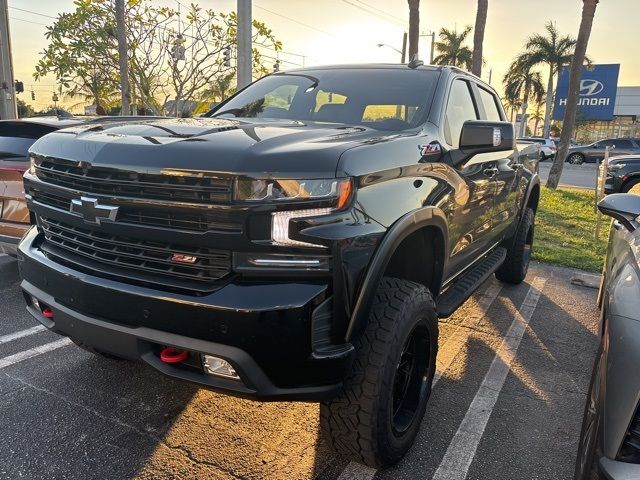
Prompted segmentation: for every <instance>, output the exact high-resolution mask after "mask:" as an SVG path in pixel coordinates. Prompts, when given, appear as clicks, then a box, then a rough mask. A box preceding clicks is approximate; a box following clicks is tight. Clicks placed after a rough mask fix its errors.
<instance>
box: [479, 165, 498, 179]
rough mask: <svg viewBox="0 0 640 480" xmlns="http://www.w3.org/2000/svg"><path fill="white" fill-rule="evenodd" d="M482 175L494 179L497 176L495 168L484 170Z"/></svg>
mask: <svg viewBox="0 0 640 480" xmlns="http://www.w3.org/2000/svg"><path fill="white" fill-rule="evenodd" d="M482 173H484V174H485V175H486V176H487V177H495V176H496V175H497V174H498V169H497V168H496V167H491V168H485V169H484V170H483V171H482Z"/></svg>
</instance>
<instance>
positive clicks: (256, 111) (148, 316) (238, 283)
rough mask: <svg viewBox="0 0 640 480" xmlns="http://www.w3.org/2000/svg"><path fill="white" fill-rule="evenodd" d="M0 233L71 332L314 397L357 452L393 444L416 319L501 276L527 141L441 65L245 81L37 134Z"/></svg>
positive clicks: (239, 391) (426, 323)
mask: <svg viewBox="0 0 640 480" xmlns="http://www.w3.org/2000/svg"><path fill="white" fill-rule="evenodd" d="M30 155H31V166H30V169H29V170H28V171H27V172H26V174H25V177H24V180H25V192H26V195H27V200H28V204H29V208H30V209H31V210H32V212H33V213H34V214H35V218H36V219H37V226H35V227H34V228H33V229H32V230H31V231H30V232H29V233H28V234H27V235H26V236H25V237H24V239H23V240H22V242H21V243H20V245H19V260H20V270H21V275H22V278H23V281H22V289H23V291H24V296H25V299H26V302H27V305H28V306H27V309H28V311H29V312H30V313H31V314H32V315H33V316H34V317H35V318H37V319H38V320H39V321H40V322H42V323H43V324H44V325H45V326H47V327H49V328H50V329H51V330H53V331H55V332H58V333H60V334H63V335H67V336H68V337H70V338H71V339H72V340H73V341H74V342H75V343H77V344H78V345H79V346H81V347H83V348H85V349H87V350H89V351H92V352H94V353H99V354H103V355H106V356H110V357H114V356H115V357H123V358H127V359H142V360H143V361H144V362H146V363H148V364H149V365H151V366H153V367H155V368H157V369H158V370H160V371H162V372H163V373H165V374H167V375H169V376H171V377H174V378H178V379H183V380H186V381H189V382H194V383H197V384H199V385H202V386H204V387H208V388H211V389H214V390H217V391H221V392H225V393H229V394H231V395H238V396H243V397H248V398H253V399H258V400H303V401H320V402H322V403H321V421H322V425H323V429H324V430H325V432H326V435H327V437H328V438H329V439H330V441H331V442H332V443H333V445H334V447H335V448H336V449H337V450H338V451H339V452H341V453H342V454H345V455H348V456H350V457H352V458H353V459H355V460H358V461H361V462H364V463H366V464H369V465H376V466H380V465H388V464H390V463H393V462H395V461H397V460H398V459H399V458H401V457H402V455H403V454H404V453H405V452H406V451H407V450H408V448H409V447H410V446H411V444H412V442H413V440H414V438H415V436H416V434H417V431H418V429H419V427H420V423H421V419H422V417H423V415H424V412H425V405H426V402H427V400H428V398H429V396H430V391H431V382H432V379H433V375H434V372H435V369H436V352H437V348H438V317H447V316H449V315H451V314H452V313H453V312H454V310H455V309H456V308H457V307H458V306H459V305H460V304H462V303H463V302H464V301H465V299H467V298H468V297H469V296H470V295H471V294H472V293H473V291H474V290H475V289H476V288H478V287H479V286H480V285H481V283H482V282H483V281H484V280H486V279H487V278H488V277H489V276H490V275H492V274H493V273H495V274H496V276H497V277H498V278H499V279H500V280H502V281H505V282H510V283H518V282H521V281H522V280H523V279H524V277H525V275H526V273H527V267H528V264H529V258H530V255H531V246H532V241H533V228H534V215H535V212H536V207H537V205H538V198H539V195H540V187H539V180H538V176H537V175H536V173H535V172H536V168H537V161H538V158H539V153H538V151H537V150H536V149H535V148H534V146H532V145H528V146H523V150H522V151H519V150H518V148H517V145H516V144H515V141H514V135H513V126H512V125H511V124H510V123H508V122H506V121H505V115H504V112H503V109H502V106H501V104H500V101H499V99H498V96H497V95H496V93H495V92H494V90H493V89H492V88H491V87H490V86H488V85H487V84H485V83H483V82H482V81H481V80H480V79H478V78H476V77H474V76H472V75H470V74H468V73H465V72H463V71H461V70H459V69H457V68H450V67H433V66H423V65H420V64H412V65H409V66H407V65H355V66H337V67H318V68H307V69H301V70H295V71H290V72H286V73H276V74H272V75H269V76H267V77H265V78H262V79H260V80H258V81H256V82H255V83H253V84H252V85H250V86H249V87H247V88H245V89H244V90H241V91H240V92H238V93H237V94H236V95H234V96H233V97H231V98H230V99H228V100H227V101H225V102H224V103H222V104H221V105H219V106H217V107H216V108H215V109H214V110H212V111H211V112H209V113H208V114H206V115H205V116H204V117H203V118H193V119H169V118H167V119H152V120H148V121H145V120H136V121H131V120H123V121H122V122H121V123H118V122H113V121H111V122H109V123H105V124H102V125H101V124H91V125H81V126H77V127H73V128H68V129H63V130H60V131H57V132H54V133H52V134H49V135H47V136H45V137H43V138H41V139H40V140H38V141H37V142H36V143H35V144H34V145H33V147H32V148H31V150H30Z"/></svg>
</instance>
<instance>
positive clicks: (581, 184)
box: [539, 160, 598, 189]
mask: <svg viewBox="0 0 640 480" xmlns="http://www.w3.org/2000/svg"><path fill="white" fill-rule="evenodd" d="M552 164H553V162H552V161H551V160H547V161H546V162H540V169H539V170H540V171H539V174H540V181H541V182H542V183H543V184H545V183H547V178H549V170H551V165H552ZM597 170H598V167H597V165H596V164H595V163H583V164H582V165H571V164H569V163H565V164H564V167H563V168H562V175H561V177H560V185H561V186H563V187H578V188H590V189H593V188H594V187H595V184H596V172H597Z"/></svg>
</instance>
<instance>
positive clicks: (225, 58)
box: [222, 45, 231, 67]
mask: <svg viewBox="0 0 640 480" xmlns="http://www.w3.org/2000/svg"><path fill="white" fill-rule="evenodd" d="M222 64H223V65H224V66H225V67H230V66H231V46H230V45H227V46H226V47H224V49H223V50H222Z"/></svg>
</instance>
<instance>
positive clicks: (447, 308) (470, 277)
mask: <svg viewBox="0 0 640 480" xmlns="http://www.w3.org/2000/svg"><path fill="white" fill-rule="evenodd" d="M505 258H507V249H506V248H503V247H499V248H496V249H495V250H494V251H493V252H491V254H490V255H489V256H488V257H486V258H485V259H484V260H482V262H480V263H479V264H478V265H476V266H475V267H473V268H472V269H471V270H469V271H468V272H467V273H465V274H464V275H463V276H462V277H460V279H458V280H456V282H455V283H454V284H453V285H451V286H450V287H449V288H448V289H447V290H446V291H445V292H444V293H442V294H441V295H440V297H438V301H437V302H436V311H437V312H438V317H440V318H445V317H449V316H451V314H452V313H453V312H455V311H456V309H457V308H458V307H459V306H460V305H462V304H463V303H464V302H465V300H467V298H469V297H470V296H471V295H472V294H473V292H475V291H476V290H477V289H478V287H480V285H482V284H483V283H484V281H485V280H486V279H487V278H489V277H490V276H491V274H492V273H493V272H495V271H496V270H497V269H498V268H500V265H502V263H503V262H504V259H505Z"/></svg>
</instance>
